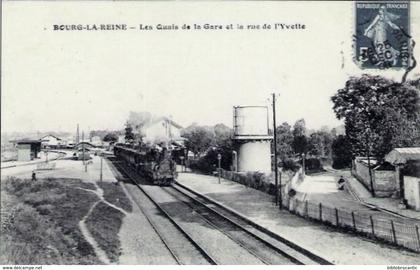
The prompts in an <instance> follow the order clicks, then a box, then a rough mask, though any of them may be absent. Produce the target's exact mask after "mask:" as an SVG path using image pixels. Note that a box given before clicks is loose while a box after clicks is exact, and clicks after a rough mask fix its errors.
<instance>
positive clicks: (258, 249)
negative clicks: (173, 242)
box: [119, 165, 332, 265]
mask: <svg viewBox="0 0 420 270" xmlns="http://www.w3.org/2000/svg"><path fill="white" fill-rule="evenodd" d="M119 168H120V170H122V171H123V172H124V173H125V174H126V175H127V176H128V178H129V179H130V180H131V181H132V182H133V183H134V184H135V185H136V186H137V187H138V188H139V189H140V190H141V191H142V193H143V194H144V195H145V196H147V198H148V199H149V200H150V201H152V202H153V204H154V205H155V206H156V207H157V208H159V210H160V211H161V213H163V215H164V216H165V217H166V218H167V219H169V220H170V221H171V223H172V224H173V225H174V226H176V227H177V228H178V230H179V231H181V232H182V233H183V235H184V236H185V237H186V238H187V239H188V240H189V241H190V242H191V243H192V244H193V245H194V246H195V247H196V248H197V250H199V252H200V254H201V255H202V256H203V257H204V258H205V259H206V260H207V261H208V262H209V263H210V264H221V263H222V262H220V260H219V261H218V260H217V259H215V258H214V257H212V256H211V255H210V253H209V252H208V251H206V249H205V247H201V246H200V245H199V244H198V243H197V241H195V240H194V239H193V237H192V236H191V235H190V234H189V233H188V232H187V231H186V230H184V229H183V227H182V225H180V224H178V222H177V221H176V216H174V214H173V213H172V214H171V213H168V211H167V210H165V209H164V207H162V205H160V203H159V202H157V201H156V200H155V199H154V198H153V196H152V195H151V194H149V193H148V191H146V190H145V188H144V187H143V186H142V185H141V184H139V183H138V181H137V179H138V177H139V176H138V175H137V174H136V173H134V172H132V171H131V170H130V169H127V168H126V167H124V166H121V165H120V166H119ZM160 191H163V192H165V193H166V194H167V195H169V196H171V197H173V198H174V199H175V201H178V202H181V203H183V204H185V205H187V206H188V207H189V208H191V209H192V212H193V213H194V214H198V215H199V216H200V217H201V218H202V219H203V220H205V222H206V223H207V226H210V227H212V228H213V229H215V230H218V231H220V232H221V233H222V234H224V235H225V236H227V237H228V238H229V239H231V240H232V241H233V242H235V243H236V244H237V245H239V246H240V247H241V248H243V249H244V250H245V251H247V252H248V253H249V254H250V256H254V257H255V258H257V259H258V260H259V261H261V263H262V264H301V265H306V264H309V265H315V264H323V265H324V264H332V263H330V262H329V261H327V260H325V259H323V258H321V257H319V256H317V255H315V254H313V253H311V252H310V251H308V250H306V249H304V248H302V247H300V246H298V245H296V244H294V243H291V242H289V241H287V240H286V239H283V238H282V237H280V236H278V235H277V234H274V233H273V232H271V231H268V230H267V229H265V228H263V227H261V226H259V225H257V224H255V223H253V222H252V221H250V220H248V219H247V218H246V217H244V216H242V215H240V214H239V213H236V212H235V211H233V210H232V209H229V208H226V207H225V206H223V205H221V204H220V203H218V202H216V201H214V200H212V199H210V198H208V197H206V196H204V195H202V194H199V193H197V192H195V191H193V190H191V189H189V188H188V187H185V186H183V185H181V184H179V183H175V184H173V185H172V186H169V187H160ZM152 226H153V225H152ZM154 227H156V225H155V226H154ZM155 231H156V232H157V233H159V232H158V231H157V230H156V229H155ZM162 240H163V241H164V239H162ZM166 246H167V247H168V245H167V244H166ZM168 249H169V247H168ZM171 253H174V251H172V252H171ZM177 261H179V260H177Z"/></svg>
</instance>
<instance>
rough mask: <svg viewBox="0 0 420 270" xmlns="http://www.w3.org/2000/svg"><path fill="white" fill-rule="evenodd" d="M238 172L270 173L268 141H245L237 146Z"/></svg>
mask: <svg viewBox="0 0 420 270" xmlns="http://www.w3.org/2000/svg"><path fill="white" fill-rule="evenodd" d="M238 154H239V155H238V171H240V172H248V171H260V172H265V173H269V172H270V171H271V148H270V141H269V140H262V141H247V142H243V143H242V144H240V146H239V153H238Z"/></svg>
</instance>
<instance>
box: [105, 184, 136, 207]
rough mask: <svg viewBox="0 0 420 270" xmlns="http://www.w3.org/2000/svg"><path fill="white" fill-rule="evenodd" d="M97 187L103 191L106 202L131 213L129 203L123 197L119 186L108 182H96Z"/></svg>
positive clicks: (124, 196)
mask: <svg viewBox="0 0 420 270" xmlns="http://www.w3.org/2000/svg"><path fill="white" fill-rule="evenodd" d="M98 185H99V187H101V188H102V189H103V191H104V198H105V200H106V201H108V202H109V203H111V204H113V205H115V206H118V207H120V208H122V209H124V210H125V211H127V212H131V211H132V205H131V202H130V200H129V199H128V198H127V196H126V195H125V193H124V191H123V189H122V188H121V186H120V185H116V184H114V183H109V182H98Z"/></svg>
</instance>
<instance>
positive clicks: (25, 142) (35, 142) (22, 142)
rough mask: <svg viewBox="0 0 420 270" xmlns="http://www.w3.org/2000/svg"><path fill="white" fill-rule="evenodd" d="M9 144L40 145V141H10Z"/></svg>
mask: <svg viewBox="0 0 420 270" xmlns="http://www.w3.org/2000/svg"><path fill="white" fill-rule="evenodd" d="M10 142H12V143H16V144H38V143H41V140H32V139H22V140H12V141H10Z"/></svg>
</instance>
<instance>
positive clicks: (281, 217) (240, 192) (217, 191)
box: [178, 173, 420, 265]
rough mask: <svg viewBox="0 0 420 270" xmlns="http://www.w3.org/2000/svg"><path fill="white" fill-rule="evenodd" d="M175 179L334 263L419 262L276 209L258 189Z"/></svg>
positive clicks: (415, 257) (212, 180)
mask: <svg viewBox="0 0 420 270" xmlns="http://www.w3.org/2000/svg"><path fill="white" fill-rule="evenodd" d="M178 181H179V182H180V183H182V184H184V185H186V186H188V187H191V188H192V189H194V190H196V191H198V192H201V193H203V194H205V195H207V196H209V197H211V198H213V199H215V200H217V201H219V202H221V203H223V204H225V205H227V206H229V207H231V208H233V209H235V210H236V211H238V212H240V213H242V214H244V215H246V216H248V218H250V219H251V220H253V221H254V222H257V223H259V224H260V225H262V226H264V227H266V228H268V229H270V230H272V231H273V232H275V233H277V234H279V235H280V236H283V237H284V238H286V239H288V240H290V241H292V242H295V243H296V244H298V245H301V246H303V247H304V248H306V249H308V250H310V251H312V252H313V253H315V254H317V255H319V256H321V257H324V258H325V259H327V260H329V261H331V262H333V263H335V264H415V265H418V264H420V256H419V255H418V254H416V253H413V252H408V251H404V250H401V249H398V248H393V247H390V246H388V245H383V244H378V243H376V242H373V241H371V240H368V239H365V238H361V237H358V236H355V235H351V234H346V233H341V232H338V231H334V230H333V229H331V228H329V227H327V226H324V225H319V224H316V223H313V222H311V221H308V220H305V219H303V218H300V217H297V216H295V215H292V214H290V213H288V212H286V211H279V210H278V209H277V207H276V206H275V205H274V204H273V198H272V197H271V196H270V195H268V194H265V193H263V192H260V191H258V190H255V189H252V188H247V187H245V186H243V185H240V184H237V183H235V182H232V181H228V180H222V183H221V184H218V180H217V178H216V177H211V176H204V175H197V174H192V173H180V174H179V177H178Z"/></svg>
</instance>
